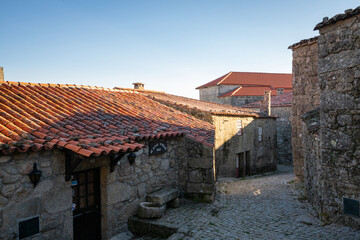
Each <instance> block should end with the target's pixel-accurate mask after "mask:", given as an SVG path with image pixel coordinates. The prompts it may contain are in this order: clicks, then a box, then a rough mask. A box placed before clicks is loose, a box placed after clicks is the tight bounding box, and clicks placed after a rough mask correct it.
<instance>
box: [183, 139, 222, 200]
mask: <svg viewBox="0 0 360 240" xmlns="http://www.w3.org/2000/svg"><path fill="white" fill-rule="evenodd" d="M186 152H187V162H183V165H182V169H183V170H184V171H185V172H187V174H186V173H185V174H183V175H182V176H185V177H186V175H187V179H186V182H187V185H186V195H187V196H188V197H192V198H194V199H197V200H201V201H204V202H212V201H213V200H214V196H215V195H214V193H215V185H214V179H215V176H214V150H213V148H211V147H208V146H206V145H203V144H201V143H199V142H195V141H193V140H191V139H186ZM182 179H183V177H182Z"/></svg>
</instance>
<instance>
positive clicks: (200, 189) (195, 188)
mask: <svg viewBox="0 0 360 240" xmlns="http://www.w3.org/2000/svg"><path fill="white" fill-rule="evenodd" d="M186 189H187V193H205V194H213V193H214V184H207V183H188V184H187V188H186Z"/></svg>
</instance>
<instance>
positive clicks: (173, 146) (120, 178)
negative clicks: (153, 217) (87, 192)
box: [78, 138, 187, 239]
mask: <svg viewBox="0 0 360 240" xmlns="http://www.w3.org/2000/svg"><path fill="white" fill-rule="evenodd" d="M166 143H167V147H168V149H167V152H165V153H162V154H158V155H152V156H149V148H145V149H142V150H140V151H138V152H137V153H136V155H137V157H136V159H135V163H134V164H133V165H130V163H129V161H128V160H127V155H125V156H124V157H123V158H122V159H121V160H120V161H119V163H118V165H117V166H116V168H115V171H114V172H110V169H109V165H106V166H104V167H102V168H101V173H100V175H101V187H100V189H101V196H102V199H101V200H102V201H101V212H102V235H103V238H104V239H108V238H110V237H111V236H114V235H116V234H117V233H119V232H123V231H126V230H127V220H128V218H129V217H131V216H134V215H135V214H136V212H137V207H138V205H139V203H140V202H143V201H145V200H146V195H147V194H149V193H152V192H155V191H158V190H160V189H162V188H166V187H173V188H177V189H178V188H180V189H179V190H181V192H184V190H185V180H186V177H187V176H186V175H187V172H180V168H181V166H180V165H181V164H184V162H186V155H184V154H183V153H184V152H185V141H184V139H183V138H181V139H168V140H166ZM142 144H145V145H146V146H149V142H148V141H147V142H142ZM103 158H104V157H103ZM100 160H101V159H100ZM103 161H106V159H103ZM108 161H109V160H107V161H106V162H108ZM80 167H81V166H80ZM78 169H79V167H78ZM79 170H80V169H79ZM182 195H184V194H182Z"/></svg>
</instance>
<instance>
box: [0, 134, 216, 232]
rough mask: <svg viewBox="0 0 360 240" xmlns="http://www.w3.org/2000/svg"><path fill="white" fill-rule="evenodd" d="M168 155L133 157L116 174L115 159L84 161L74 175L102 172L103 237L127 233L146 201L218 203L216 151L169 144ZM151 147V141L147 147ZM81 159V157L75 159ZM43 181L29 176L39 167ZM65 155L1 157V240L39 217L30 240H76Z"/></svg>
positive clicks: (145, 152)
mask: <svg viewBox="0 0 360 240" xmlns="http://www.w3.org/2000/svg"><path fill="white" fill-rule="evenodd" d="M162 141H166V144H167V151H166V152H165V153H161V154H158V155H152V156H149V148H148V147H147V148H145V149H141V150H139V151H138V152H136V155H137V157H136V160H135V163H134V164H133V165H130V163H129V161H128V160H127V155H125V156H124V157H123V158H121V159H120V161H119V162H118V163H117V165H116V166H115V170H114V171H113V172H111V171H110V158H109V156H101V157H95V158H83V159H82V160H81V161H80V164H79V165H78V166H77V167H76V168H75V169H74V172H77V171H82V170H86V169H94V168H99V169H100V196H101V201H100V202H101V206H100V209H101V233H102V238H103V239H109V238H111V237H112V236H114V235H116V234H118V233H120V232H123V231H126V230H127V219H128V218H129V217H131V216H133V215H135V214H136V212H137V208H138V205H139V203H140V202H141V201H145V199H146V195H147V194H149V193H152V192H155V191H158V190H160V189H163V188H168V187H172V188H176V189H178V190H179V191H180V196H182V197H184V196H191V197H195V198H197V199H200V200H204V201H212V200H213V198H214V171H213V148H211V147H208V146H205V145H203V144H201V143H199V142H195V141H192V140H191V139H186V138H169V139H166V140H162ZM142 144H144V145H146V146H149V141H146V142H142ZM70 155H71V156H72V158H78V157H79V156H78V155H76V154H73V153H71V154H70ZM34 162H36V163H37V164H38V169H39V170H41V171H42V176H41V179H40V182H39V183H38V185H37V186H36V187H35V188H34V187H33V185H32V183H31V182H30V179H29V177H28V176H27V174H28V173H29V172H30V171H31V170H32V166H33V163H34ZM64 173H65V153H64V151H60V150H53V151H41V152H28V153H14V154H11V155H9V156H1V157H0V239H17V238H18V235H19V230H18V223H19V221H22V220H26V219H29V218H31V217H37V216H38V217H39V223H40V233H38V234H36V235H34V236H32V237H30V238H29V239H72V238H73V212H72V208H71V207H72V188H71V181H65V174H64Z"/></svg>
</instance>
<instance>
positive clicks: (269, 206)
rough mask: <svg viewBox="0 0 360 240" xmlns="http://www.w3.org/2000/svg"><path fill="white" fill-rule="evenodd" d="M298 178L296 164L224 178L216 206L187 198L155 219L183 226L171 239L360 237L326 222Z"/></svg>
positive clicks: (220, 185)
mask: <svg viewBox="0 0 360 240" xmlns="http://www.w3.org/2000/svg"><path fill="white" fill-rule="evenodd" d="M293 178H294V174H293V172H292V168H290V167H284V166H279V171H277V172H276V173H273V174H267V175H265V176H264V175H263V176H255V177H251V178H249V179H243V180H241V179H233V178H226V179H219V181H218V183H217V197H216V201H215V202H214V204H205V203H195V202H192V201H187V202H184V203H183V204H182V205H180V208H177V209H169V210H167V212H166V214H165V216H164V217H162V218H161V219H158V220H156V222H158V223H160V224H170V225H175V226H180V228H179V230H178V232H177V233H176V234H174V235H172V236H171V237H170V238H169V239H241V240H246V239H326V240H328V239H331V240H332V239H341V240H345V239H349V240H359V239H360V232H359V231H356V230H354V229H351V228H349V227H344V226H340V225H336V224H332V225H326V226H322V224H321V222H320V221H319V220H318V219H317V218H316V217H315V213H314V211H313V210H312V208H311V206H310V204H309V203H308V202H306V201H305V200H304V198H303V197H301V195H300V194H301V189H300V190H299V189H296V187H295V186H296V185H297V184H295V183H293V181H292V179H293ZM136 239H146V240H147V239H152V238H148V237H143V238H136Z"/></svg>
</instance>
